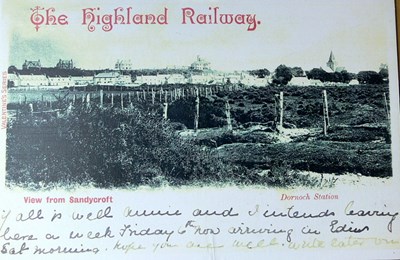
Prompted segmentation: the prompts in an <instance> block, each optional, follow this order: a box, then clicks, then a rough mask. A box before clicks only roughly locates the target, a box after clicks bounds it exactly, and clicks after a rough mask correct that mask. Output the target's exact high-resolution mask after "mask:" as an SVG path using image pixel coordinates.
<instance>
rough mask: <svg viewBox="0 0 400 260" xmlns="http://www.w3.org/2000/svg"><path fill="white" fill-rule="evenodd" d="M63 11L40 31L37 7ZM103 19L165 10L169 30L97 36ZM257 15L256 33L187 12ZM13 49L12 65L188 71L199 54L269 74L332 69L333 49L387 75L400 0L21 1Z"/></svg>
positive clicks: (144, 28) (359, 66)
mask: <svg viewBox="0 0 400 260" xmlns="http://www.w3.org/2000/svg"><path fill="white" fill-rule="evenodd" d="M35 6H41V7H44V8H46V9H47V8H51V7H53V8H54V9H55V12H54V13H53V14H55V15H61V14H65V15H67V16H68V18H67V20H68V25H47V26H46V25H41V26H40V28H39V30H38V31H36V30H35V25H34V24H32V23H31V20H30V18H31V15H32V14H33V12H32V10H31V8H34V7H35ZM96 7H99V8H100V10H98V11H96V12H95V15H104V14H112V13H113V10H114V9H115V8H117V7H123V8H125V9H126V8H128V7H132V14H147V13H156V14H160V13H164V10H165V8H167V9H168V11H167V21H168V24H166V25H159V24H156V25H134V24H131V25H120V24H119V25H115V26H114V28H113V30H111V31H109V32H105V31H103V30H102V29H101V25H96V29H95V31H94V32H89V30H88V26H87V25H84V24H82V23H83V20H84V19H83V9H85V8H96ZM209 7H211V8H215V7H218V8H219V9H218V12H219V13H221V14H222V13H232V14H251V15H255V17H256V20H257V21H259V22H260V24H258V25H257V28H256V29H255V30H254V31H248V30H247V29H248V25H246V24H231V25H221V24H218V25H215V24H182V20H183V11H182V9H183V8H192V9H193V11H194V12H195V14H196V15H197V14H200V13H203V14H207V15H210V14H213V11H212V10H211V11H210V10H209ZM3 16H4V17H5V18H4V19H5V21H6V23H5V25H3V26H4V27H5V29H7V35H8V42H9V57H8V60H9V64H10V65H15V66H17V67H18V68H21V66H22V64H23V62H24V60H38V59H40V60H41V63H42V66H44V67H51V66H55V65H56V63H57V62H58V60H59V59H73V60H74V62H75V64H76V66H77V67H80V68H83V69H104V68H113V67H114V64H115V62H116V61H117V60H118V59H130V60H131V61H132V66H133V69H142V68H164V67H167V66H169V67H171V66H189V65H190V64H191V63H192V62H193V61H194V60H195V59H196V56H197V55H200V56H201V57H202V58H204V59H206V60H208V61H209V62H210V63H211V67H212V68H213V69H216V70H222V71H233V70H249V69H259V68H267V69H269V70H271V71H272V70H274V69H275V68H276V67H277V66H279V65H280V64H285V65H287V66H290V67H294V66H299V67H302V68H303V69H305V70H309V69H312V68H319V67H322V68H325V66H326V62H327V60H328V57H329V54H330V52H331V51H333V53H334V55H335V57H336V60H337V62H338V65H339V66H343V67H345V68H346V69H347V70H348V71H350V72H358V71H361V70H378V69H379V66H380V64H381V63H388V60H389V59H390V56H391V55H394V54H393V50H392V47H393V46H394V33H395V32H394V23H395V20H394V7H393V1H391V0H380V1H376V0H330V1H321V0H280V1H275V0H247V1H239V0H219V1H217V0H185V1H179V0H163V1H157V0H136V1H134V0H130V1H128V0H119V1H115V0H113V1H111V0H109V1H106V0H92V1H78V0H71V1H63V2H61V1H58V0H47V1H45V0H36V1H33V0H16V1H7V3H6V2H4V3H3Z"/></svg>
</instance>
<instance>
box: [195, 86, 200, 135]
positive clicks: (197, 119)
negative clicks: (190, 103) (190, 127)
mask: <svg viewBox="0 0 400 260" xmlns="http://www.w3.org/2000/svg"><path fill="white" fill-rule="evenodd" d="M195 102H196V114H195V116H194V131H195V132H197V130H198V129H199V114H200V98H199V89H198V88H197V87H196V101H195Z"/></svg>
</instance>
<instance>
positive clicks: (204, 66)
mask: <svg viewBox="0 0 400 260" xmlns="http://www.w3.org/2000/svg"><path fill="white" fill-rule="evenodd" d="M190 69H192V70H200V71H203V70H210V62H208V61H206V60H204V59H202V58H200V56H197V60H196V61H195V62H193V63H192V64H191V65H190Z"/></svg>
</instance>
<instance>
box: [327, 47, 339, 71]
mask: <svg viewBox="0 0 400 260" xmlns="http://www.w3.org/2000/svg"><path fill="white" fill-rule="evenodd" d="M336 65H337V63H336V59H335V56H333V52H332V51H331V54H330V55H329V60H328V62H327V63H326V66H328V67H329V68H330V69H331V70H332V71H335V70H336Z"/></svg>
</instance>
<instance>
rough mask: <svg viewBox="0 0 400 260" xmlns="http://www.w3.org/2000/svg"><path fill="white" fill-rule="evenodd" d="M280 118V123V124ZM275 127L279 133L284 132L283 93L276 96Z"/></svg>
mask: <svg viewBox="0 0 400 260" xmlns="http://www.w3.org/2000/svg"><path fill="white" fill-rule="evenodd" d="M278 117H279V122H278ZM275 125H276V129H277V130H278V132H281V131H282V130H283V92H282V91H281V92H279V94H275Z"/></svg>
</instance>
